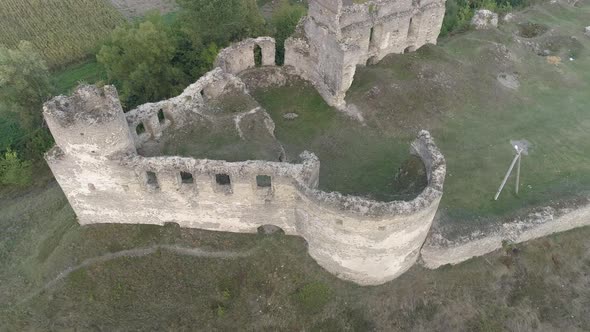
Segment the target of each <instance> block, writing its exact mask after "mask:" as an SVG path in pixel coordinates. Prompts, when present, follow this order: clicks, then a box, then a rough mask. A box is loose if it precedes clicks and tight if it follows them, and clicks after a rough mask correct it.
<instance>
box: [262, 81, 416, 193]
mask: <svg viewBox="0 0 590 332" xmlns="http://www.w3.org/2000/svg"><path fill="white" fill-rule="evenodd" d="M254 97H255V99H256V100H258V101H259V102H260V104H261V105H262V107H264V108H265V109H266V110H267V111H268V112H269V113H270V115H271V117H272V118H273V120H274V122H275V125H276V137H277V138H278V140H279V141H280V142H281V143H282V144H283V146H284V147H285V149H286V151H287V155H288V156H289V157H290V159H291V160H296V158H297V156H298V155H299V154H300V153H301V152H303V151H304V150H309V151H312V152H314V153H315V154H316V155H317V156H318V157H319V158H320V161H321V168H320V188H322V189H324V190H328V191H340V192H342V193H346V194H358V195H365V196H369V197H373V198H376V199H382V200H395V199H411V198H413V197H415V194H416V192H415V191H410V192H408V191H407V190H405V189H406V188H400V187H396V181H395V177H396V174H397V173H398V169H399V167H400V166H401V165H402V163H403V162H404V160H406V159H408V158H409V156H410V155H409V143H410V141H411V139H412V138H413V137H412V136H410V135H408V136H406V137H405V138H404V139H402V140H393V139H391V138H387V137H383V136H380V135H379V133H378V132H376V131H374V130H373V129H372V128H369V127H364V126H362V125H360V124H359V123H358V122H357V121H355V120H352V119H350V118H348V117H346V116H345V115H343V114H341V113H339V112H337V111H336V110H334V109H332V108H330V107H329V106H328V105H327V104H326V103H325V102H324V101H323V99H322V98H321V97H320V95H319V94H318V93H317V92H316V91H315V90H314V88H313V87H312V86H311V85H309V84H307V83H303V82H300V81H296V82H293V83H292V85H290V86H285V87H279V88H272V89H268V90H265V91H255V92H254ZM287 100H288V101H289V102H288V103H285V101H287ZM290 112H295V113H297V114H298V115H299V117H297V118H296V119H294V120H287V119H285V118H284V117H283V115H284V114H286V113H290Z"/></svg>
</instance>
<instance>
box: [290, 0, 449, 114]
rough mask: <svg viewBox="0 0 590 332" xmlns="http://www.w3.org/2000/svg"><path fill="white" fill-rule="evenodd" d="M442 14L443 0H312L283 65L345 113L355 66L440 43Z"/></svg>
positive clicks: (292, 38)
mask: <svg viewBox="0 0 590 332" xmlns="http://www.w3.org/2000/svg"><path fill="white" fill-rule="evenodd" d="M444 13H445V0H418V1H416V0H414V1H412V0H401V1H400V0H362V1H359V0H310V1H309V13H308V16H306V17H305V18H304V19H303V20H302V21H301V22H300V23H299V25H298V28H297V31H296V33H295V35H294V36H292V37H291V38H289V39H287V41H286V42H285V65H287V66H292V67H294V68H295V70H296V72H297V74H298V75H299V76H301V77H303V78H304V79H306V80H308V81H310V82H312V83H313V84H314V86H315V87H316V89H317V90H318V91H319V93H320V94H321V95H322V97H323V98H324V99H325V100H326V102H327V103H328V104H329V105H331V106H334V107H336V108H339V109H344V108H345V106H346V103H345V101H344V97H345V95H346V92H347V91H348V89H349V88H350V86H351V84H352V81H353V78H354V74H355V71H356V66H357V65H366V64H373V63H376V62H378V61H380V60H381V59H383V57H385V56H386V55H388V54H392V53H403V52H412V51H415V50H416V49H418V48H419V47H421V46H422V45H425V44H428V43H432V44H436V40H437V38H438V35H439V33H440V29H441V26H442V21H443V17H444Z"/></svg>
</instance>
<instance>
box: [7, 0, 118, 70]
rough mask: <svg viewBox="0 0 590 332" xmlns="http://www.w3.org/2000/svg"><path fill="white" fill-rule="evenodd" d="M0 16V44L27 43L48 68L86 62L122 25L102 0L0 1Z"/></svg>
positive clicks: (116, 13)
mask: <svg viewBox="0 0 590 332" xmlns="http://www.w3.org/2000/svg"><path fill="white" fill-rule="evenodd" d="M0 13H2V20H0V44H2V45H5V46H7V47H10V48H12V47H15V46H16V45H18V43H19V42H20V41H21V40H28V41H30V42H32V43H33V45H34V46H35V47H36V48H37V49H38V51H39V52H40V53H41V54H42V55H43V57H44V58H45V60H46V61H47V64H48V65H49V66H50V67H52V68H55V67H60V66H63V65H67V64H69V63H72V62H76V61H79V60H81V59H83V58H86V57H87V56H88V55H89V54H92V52H93V51H94V50H95V48H96V47H97V45H98V44H99V43H100V42H101V41H102V40H103V39H104V38H106V37H107V36H108V34H109V33H110V32H111V31H112V30H113V29H114V28H115V27H116V26H118V25H120V24H122V23H123V22H124V18H123V16H122V15H121V14H120V13H119V12H118V11H117V10H116V9H115V8H114V7H113V6H112V5H111V4H110V3H109V2H108V1H103V0H45V1H37V0H3V1H2V2H0ZM81 18H83V19H81Z"/></svg>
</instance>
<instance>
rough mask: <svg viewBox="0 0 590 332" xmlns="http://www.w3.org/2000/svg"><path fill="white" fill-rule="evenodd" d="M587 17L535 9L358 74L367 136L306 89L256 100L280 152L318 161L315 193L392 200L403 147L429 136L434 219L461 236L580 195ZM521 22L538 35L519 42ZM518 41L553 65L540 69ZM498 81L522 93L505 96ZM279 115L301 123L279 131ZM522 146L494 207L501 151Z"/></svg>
mask: <svg viewBox="0 0 590 332" xmlns="http://www.w3.org/2000/svg"><path fill="white" fill-rule="evenodd" d="M589 15H590V6H588V5H585V6H582V7H579V8H574V7H567V6H561V5H558V4H554V5H551V4H547V5H545V6H538V7H533V8H531V9H528V10H526V11H525V12H522V13H519V14H518V15H517V19H516V20H517V21H515V22H514V23H510V24H502V25H501V26H500V29H499V30H491V31H471V32H468V33H465V34H461V35H457V36H454V37H451V38H448V39H442V40H441V41H440V44H439V46H425V47H423V48H422V49H420V50H419V51H418V52H417V53H415V54H406V55H391V56H388V57H387V58H385V59H384V60H383V61H381V62H380V63H379V64H378V65H376V66H369V67H366V68H358V69H357V75H356V76H355V81H354V83H353V86H352V88H351V90H350V91H349V93H348V99H347V101H348V103H350V104H354V105H356V106H357V107H358V108H359V109H360V110H361V111H362V112H363V115H364V116H365V119H366V123H367V125H366V126H363V125H361V124H359V123H358V122H355V121H353V120H350V119H347V118H346V116H345V115H342V114H339V113H336V112H335V111H334V110H332V109H330V108H329V107H327V106H326V105H325V103H323V101H322V100H321V98H319V96H318V95H317V93H315V92H314V91H313V89H312V88H311V87H309V86H304V87H302V86H299V85H294V86H292V87H282V88H276V89H269V90H265V91H257V92H256V93H255V96H256V98H257V100H259V101H260V103H261V104H262V105H263V106H264V107H265V108H266V109H267V110H268V111H269V112H270V113H271V114H272V115H273V119H274V120H275V122H276V123H277V137H278V139H279V140H281V142H282V143H283V144H285V145H286V146H287V147H288V148H289V149H288V151H292V152H293V153H297V152H298V151H300V150H303V149H309V150H311V151H314V152H316V153H317V154H318V155H319V156H320V160H321V161H322V174H321V178H320V183H321V186H322V187H323V188H324V189H325V190H337V191H342V192H346V193H353V194H364V195H368V196H372V197H376V198H379V199H388V198H394V197H391V196H389V197H388V195H387V193H389V192H391V191H392V185H391V183H392V178H393V177H394V175H395V174H396V171H397V167H399V165H400V164H401V162H402V161H403V159H404V158H406V157H407V150H408V144H409V142H410V141H411V140H412V138H413V137H414V135H415V134H416V133H417V132H418V131H419V130H420V129H428V130H430V131H431V133H432V134H433V136H434V138H435V140H436V142H437V143H438V145H439V147H440V148H441V150H442V152H443V153H444V155H445V157H446V159H447V162H448V168H447V169H448V170H447V178H446V182H445V193H444V196H443V201H442V203H441V208H442V209H441V217H442V218H443V220H444V224H446V225H449V226H451V228H459V227H460V228H465V229H466V230H471V229H473V228H474V227H479V226H481V225H482V224H484V223H490V222H492V221H494V220H498V219H499V218H500V219H501V218H504V217H506V216H508V215H513V214H516V213H520V212H524V210H526V209H529V208H531V207H536V206H543V205H550V204H552V203H555V202H558V201H561V200H569V199H573V198H575V197H578V196H581V195H586V194H588V188H590V154H588V151H590V141H589V140H588V137H589V136H588V133H589V132H590V117H589V116H588V108H587V105H589V104H590V94H589V93H588V91H590V51H589V50H588V49H589V47H590V39H589V38H587V37H585V36H584V35H583V26H584V22H585V19H587V17H588V16H589ZM519 22H543V24H545V25H546V26H547V28H548V31H547V32H545V33H544V34H542V35H539V36H536V37H533V38H523V39H521V40H522V42H521V43H518V42H517V39H518V38H517V37H515V35H516V34H517V33H519V25H518V24H517V23H519ZM526 42H530V43H535V44H538V45H539V46H538V48H540V49H541V50H545V49H548V50H549V51H550V52H551V53H550V54H552V55H553V56H555V57H557V56H559V57H560V59H561V62H560V63H558V64H551V63H549V62H548V60H550V58H548V57H546V56H539V55H537V54H536V52H535V50H533V49H532V48H531V46H528V45H526V44H525V43H526ZM570 58H571V59H572V60H570ZM502 74H507V75H511V76H513V77H516V78H517V80H518V82H519V84H520V86H519V87H517V88H516V89H512V88H509V87H506V86H503V85H502V84H501V83H500V82H499V80H498V79H497V77H498V76H499V75H502ZM287 112H296V113H298V114H300V115H301V116H300V117H299V118H297V119H296V120H291V121H290V120H284V119H283V118H282V116H281V115H282V114H284V113H287ZM520 139H525V140H527V141H529V142H530V143H531V148H530V153H529V155H527V156H524V157H523V162H522V178H521V186H520V193H519V195H518V196H517V195H515V194H514V179H513V178H511V179H510V181H509V183H508V185H507V186H506V188H505V191H504V192H503V194H502V196H500V199H499V200H498V201H493V196H494V194H495V192H496V190H497V188H498V186H499V184H500V182H501V180H502V178H503V176H504V173H505V172H506V170H507V168H508V166H509V164H510V161H511V160H512V157H513V154H514V150H513V148H512V147H511V145H510V140H520ZM393 189H394V190H395V188H393ZM455 226H457V227H455ZM466 226H469V227H468V228H466Z"/></svg>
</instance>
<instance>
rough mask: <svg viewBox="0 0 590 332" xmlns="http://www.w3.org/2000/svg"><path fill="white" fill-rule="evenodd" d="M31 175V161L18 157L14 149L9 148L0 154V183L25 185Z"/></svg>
mask: <svg viewBox="0 0 590 332" xmlns="http://www.w3.org/2000/svg"><path fill="white" fill-rule="evenodd" d="M32 175H33V170H32V166H31V162H30V161H26V160H21V159H19V157H18V155H17V153H16V152H15V151H12V150H10V149H9V150H7V151H6V152H5V153H4V155H3V156H0V185H17V186H26V185H29V184H30V183H31V179H32Z"/></svg>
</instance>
